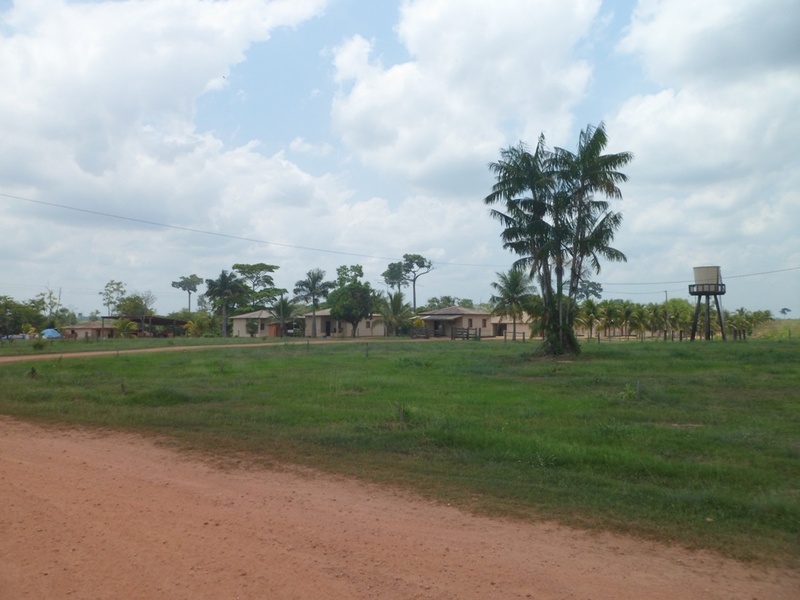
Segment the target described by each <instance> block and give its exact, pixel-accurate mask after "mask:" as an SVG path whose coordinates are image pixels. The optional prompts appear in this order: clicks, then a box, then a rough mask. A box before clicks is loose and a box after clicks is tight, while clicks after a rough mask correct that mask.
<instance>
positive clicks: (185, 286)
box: [172, 273, 203, 314]
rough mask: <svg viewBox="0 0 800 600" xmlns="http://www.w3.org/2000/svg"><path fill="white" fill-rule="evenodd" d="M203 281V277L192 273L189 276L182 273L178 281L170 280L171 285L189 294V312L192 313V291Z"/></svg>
mask: <svg viewBox="0 0 800 600" xmlns="http://www.w3.org/2000/svg"><path fill="white" fill-rule="evenodd" d="M202 283H203V278H202V277H198V276H197V275H195V274H194V273H192V274H191V275H189V276H186V275H184V276H183V277H181V278H180V279H179V280H178V281H173V282H172V287H174V288H177V289H179V290H183V291H184V292H188V294H189V314H191V313H192V293H193V292H196V291H197V286H198V285H200V284H202Z"/></svg>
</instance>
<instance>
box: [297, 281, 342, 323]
mask: <svg viewBox="0 0 800 600" xmlns="http://www.w3.org/2000/svg"><path fill="white" fill-rule="evenodd" d="M324 279H325V271H323V270H322V269H311V270H310V271H309V272H308V273H306V277H305V279H301V280H300V281H298V282H297V283H295V284H294V295H295V300H299V301H301V302H307V303H310V304H311V313H312V315H313V317H314V318H313V319H312V320H311V337H314V338H315V337H317V309H318V308H319V300H320V298H327V297H328V294H329V293H330V291H331V290H332V289H333V288H334V286H335V284H334V283H333V282H332V281H324Z"/></svg>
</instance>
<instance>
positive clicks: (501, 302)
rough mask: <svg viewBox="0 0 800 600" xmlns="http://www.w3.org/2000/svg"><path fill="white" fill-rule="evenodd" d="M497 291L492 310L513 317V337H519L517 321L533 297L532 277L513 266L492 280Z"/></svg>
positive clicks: (492, 298)
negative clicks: (495, 279)
mask: <svg viewBox="0 0 800 600" xmlns="http://www.w3.org/2000/svg"><path fill="white" fill-rule="evenodd" d="M492 288H493V289H494V290H495V291H496V292H497V294H496V295H494V294H493V295H492V297H491V302H492V304H493V305H494V308H493V309H492V312H493V313H494V314H496V315H501V316H505V317H511V331H512V334H513V339H515V340H516V339H517V321H518V320H519V319H520V318H521V317H522V314H523V313H524V312H525V311H526V308H527V307H528V306H529V305H530V303H531V300H532V297H533V293H534V290H533V284H532V283H531V278H530V276H529V275H527V274H526V273H525V272H524V271H523V270H521V269H515V268H513V267H512V268H511V269H509V270H508V272H507V273H497V281H494V282H492Z"/></svg>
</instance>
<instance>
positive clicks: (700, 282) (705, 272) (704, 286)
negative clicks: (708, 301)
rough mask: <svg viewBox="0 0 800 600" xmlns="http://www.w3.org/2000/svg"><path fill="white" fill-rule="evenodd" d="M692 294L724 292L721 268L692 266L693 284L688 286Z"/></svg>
mask: <svg viewBox="0 0 800 600" xmlns="http://www.w3.org/2000/svg"><path fill="white" fill-rule="evenodd" d="M689 293H690V294H691V295H692V296H701V295H702V296H704V295H706V294H711V295H717V294H724V293H725V285H724V284H723V283H722V270H721V269H720V268H719V267H694V285H690V286H689Z"/></svg>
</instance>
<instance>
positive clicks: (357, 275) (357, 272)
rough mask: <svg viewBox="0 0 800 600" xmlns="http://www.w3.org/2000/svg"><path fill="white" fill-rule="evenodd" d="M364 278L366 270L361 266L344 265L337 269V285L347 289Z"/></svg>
mask: <svg viewBox="0 0 800 600" xmlns="http://www.w3.org/2000/svg"><path fill="white" fill-rule="evenodd" d="M362 277H364V268H363V267H362V266H361V265H350V266H349V267H348V266H347V265H342V266H341V267H338V268H337V269H336V285H337V286H338V287H345V286H346V285H349V284H351V283H355V282H356V281H358V280H359V279H361V278H362Z"/></svg>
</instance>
